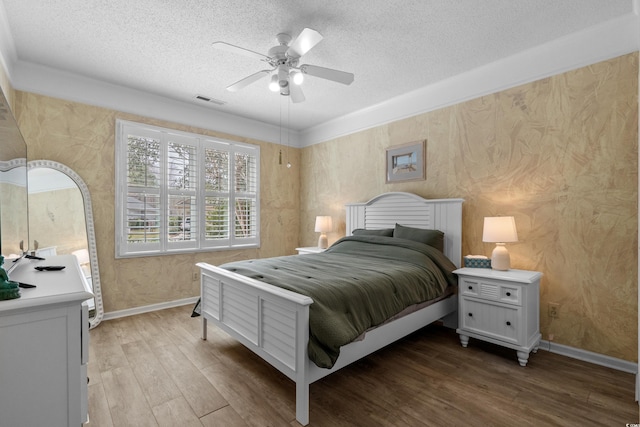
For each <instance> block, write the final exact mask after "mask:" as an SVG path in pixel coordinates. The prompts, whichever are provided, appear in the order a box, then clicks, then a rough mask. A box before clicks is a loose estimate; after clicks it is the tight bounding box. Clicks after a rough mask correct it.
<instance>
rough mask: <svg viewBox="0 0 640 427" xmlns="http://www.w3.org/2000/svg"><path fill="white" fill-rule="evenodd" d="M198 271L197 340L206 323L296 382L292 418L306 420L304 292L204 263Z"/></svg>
mask: <svg viewBox="0 0 640 427" xmlns="http://www.w3.org/2000/svg"><path fill="white" fill-rule="evenodd" d="M196 265H197V266H198V267H200V269H201V275H200V277H201V279H200V295H201V298H202V299H201V303H200V311H201V315H202V339H207V321H212V322H214V323H215V324H216V325H217V326H218V327H220V328H221V329H223V330H224V331H225V332H227V333H228V334H229V335H231V336H232V337H234V338H235V339H237V340H238V341H240V342H241V343H242V344H244V345H245V346H246V347H247V348H249V349H250V350H252V351H253V352H255V353H256V354H257V355H258V356H260V357H262V358H263V359H264V360H266V361H267V362H268V363H269V364H271V365H272V366H274V367H275V368H276V369H278V370H279V371H280V372H282V373H283V374H285V375H286V376H287V377H289V379H291V380H293V381H294V382H295V383H296V419H297V420H298V422H300V423H301V424H303V425H306V424H308V422H309V379H308V372H307V370H308V362H307V361H308V356H307V342H308V341H309V305H311V303H313V300H312V299H311V298H309V297H307V296H304V295H300V294H297V293H295V292H291V291H287V290H286V289H281V288H278V287H275V286H271V285H269V284H267V283H263V282H260V281H257V280H254V279H251V278H248V277H245V276H241V275H239V274H236V273H233V272H230V271H228V270H224V269H222V268H219V267H216V266H214V265H210V264H207V263H198V264H196Z"/></svg>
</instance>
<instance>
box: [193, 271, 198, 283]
mask: <svg viewBox="0 0 640 427" xmlns="http://www.w3.org/2000/svg"><path fill="white" fill-rule="evenodd" d="M198 279H199V277H198V272H197V271H194V272H193V273H191V280H193V281H194V282H197V281H198Z"/></svg>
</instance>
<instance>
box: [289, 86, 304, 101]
mask: <svg viewBox="0 0 640 427" xmlns="http://www.w3.org/2000/svg"><path fill="white" fill-rule="evenodd" d="M289 96H291V101H293V103H294V104H297V103H299V102H303V101H304V100H305V99H306V98H305V97H304V93H302V87H300V86H298V85H297V84H289Z"/></svg>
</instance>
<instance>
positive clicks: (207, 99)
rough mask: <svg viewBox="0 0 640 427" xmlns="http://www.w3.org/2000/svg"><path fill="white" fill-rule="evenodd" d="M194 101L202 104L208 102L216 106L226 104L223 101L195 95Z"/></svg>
mask: <svg viewBox="0 0 640 427" xmlns="http://www.w3.org/2000/svg"><path fill="white" fill-rule="evenodd" d="M196 99H198V100H200V101H204V102H210V103H212V104H217V105H224V104H226V102H225V101H221V100H219V99H215V98H209V97H208V96H202V95H196Z"/></svg>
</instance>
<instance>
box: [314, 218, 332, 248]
mask: <svg viewBox="0 0 640 427" xmlns="http://www.w3.org/2000/svg"><path fill="white" fill-rule="evenodd" d="M332 227H333V224H332V223H331V217H330V216H317V217H316V233H320V237H319V238H318V247H319V248H320V249H326V248H327V246H329V243H328V241H327V232H329V231H331V228H332Z"/></svg>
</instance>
